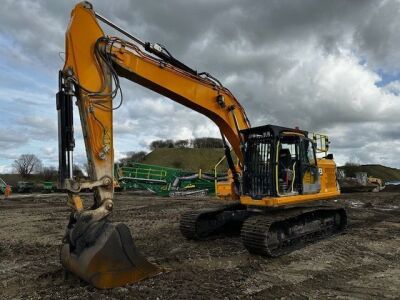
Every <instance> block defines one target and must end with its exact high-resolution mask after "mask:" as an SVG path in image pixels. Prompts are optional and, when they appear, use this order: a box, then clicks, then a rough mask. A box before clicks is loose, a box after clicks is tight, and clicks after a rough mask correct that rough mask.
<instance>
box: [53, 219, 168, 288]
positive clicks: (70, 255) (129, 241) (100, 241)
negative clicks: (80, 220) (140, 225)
mask: <svg viewBox="0 0 400 300" xmlns="http://www.w3.org/2000/svg"><path fill="white" fill-rule="evenodd" d="M61 263H62V265H63V266H64V267H65V268H66V269H67V270H68V271H70V272H72V273H74V274H76V275H78V276H79V277H80V278H82V279H84V280H85V281H87V282H89V283H90V284H92V285H93V286H95V287H96V288H99V289H105V288H113V287H119V286H124V285H126V284H131V283H135V282H138V281H140V280H143V279H146V278H149V277H152V276H155V275H157V274H160V273H162V272H163V269H162V268H160V267H158V266H156V265H154V264H152V263H150V262H149V261H148V260H147V259H146V258H145V257H144V256H143V255H142V254H141V253H140V252H139V251H138V250H137V249H136V247H135V244H134V241H133V238H132V235H131V232H130V230H129V228H128V227H127V226H126V225H125V224H122V223H117V224H115V223H109V222H99V223H96V224H93V225H92V226H91V228H89V230H85V232H84V234H82V235H81V236H80V237H79V238H78V239H77V240H76V243H75V245H71V243H66V244H63V246H62V248H61Z"/></svg>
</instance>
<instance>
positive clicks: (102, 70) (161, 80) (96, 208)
mask: <svg viewBox="0 0 400 300" xmlns="http://www.w3.org/2000/svg"><path fill="white" fill-rule="evenodd" d="M99 19H100V20H101V21H103V22H105V23H107V24H108V25H110V26H112V27H114V28H115V29H117V30H118V31H120V32H121V33H122V34H124V35H125V36H126V37H127V38H128V39H126V40H124V39H121V38H119V37H110V36H106V35H105V34H104V32H103V30H102V29H101V27H100V26H99V23H98V21H97V20H99ZM65 44H66V60H65V65H64V67H63V70H62V71H60V74H59V92H58V94H57V109H58V115H59V162H60V166H59V185H60V187H61V188H64V189H66V190H67V191H68V204H69V206H71V207H72V208H73V212H72V214H71V218H70V223H69V225H68V228H67V231H66V234H65V239H64V241H65V244H64V247H63V250H62V255H61V260H62V263H63V265H64V266H65V267H66V268H67V269H68V270H70V271H72V272H74V273H76V274H78V275H79V276H80V277H82V278H84V279H86V280H87V281H89V282H91V283H92V284H94V285H95V286H97V287H112V286H119V285H122V284H126V283H130V282H135V281H137V280H140V279H143V278H146V277H149V276H153V275H154V274H157V273H159V272H160V271H161V270H160V269H159V268H158V267H157V266H154V265H152V264H150V263H149V262H147V260H146V259H145V258H144V257H143V256H142V255H141V254H140V253H138V252H137V251H136V250H135V249H134V244H133V239H132V238H131V236H130V234H128V233H129V229H128V228H127V227H126V226H125V225H123V224H118V225H115V224H112V223H109V222H108V221H107V216H108V215H109V214H110V213H111V212H112V209H113V165H114V153H113V111H114V110H116V109H117V108H119V107H120V106H121V104H122V100H123V98H122V91H121V87H120V83H119V77H125V78H127V79H128V80H130V81H133V82H135V83H137V84H139V85H141V86H144V87H146V88H148V89H151V90H153V91H155V92H157V93H159V94H161V95H164V96H166V97H168V98H170V99H172V100H173V101H176V102H178V103H180V104H182V105H185V106H186V107H188V108H190V109H193V110H195V111H197V112H199V113H201V114H203V115H205V116H207V117H208V118H210V119H211V120H212V121H213V122H214V123H215V124H216V125H217V126H218V127H219V128H220V130H221V134H222V138H223V141H224V143H225V145H226V153H227V154H229V152H230V151H229V147H228V146H227V144H226V142H225V138H226V139H227V140H228V141H229V143H230V145H231V147H232V149H233V151H234V152H235V154H236V156H237V157H238V160H239V162H240V163H242V162H243V153H242V146H243V141H242V136H241V133H240V131H241V130H244V129H248V128H250V123H249V121H248V119H247V117H246V114H245V112H244V109H243V107H242V106H241V105H240V103H239V102H238V101H237V100H236V98H235V97H234V96H233V94H232V93H231V92H230V91H229V90H228V89H227V88H225V87H224V86H223V85H222V84H221V83H220V82H219V81H218V80H217V79H215V78H214V77H212V76H211V75H210V74H208V73H204V72H203V73H198V72H197V71H194V70H193V69H191V68H189V67H187V66H186V65H184V64H183V63H181V62H180V61H178V60H176V59H175V58H174V57H173V56H172V55H171V54H170V53H169V52H168V51H167V50H166V49H165V48H164V47H162V46H160V45H158V44H152V43H144V42H142V41H140V40H139V39H137V38H135V37H133V36H131V35H130V34H128V33H126V32H125V31H123V30H122V29H120V28H118V27H117V26H115V25H114V24H112V23H111V22H110V21H108V20H107V19H105V18H104V17H102V16H100V15H98V14H97V13H95V12H94V11H93V8H92V5H91V4H90V3H88V2H82V3H79V4H78V5H76V7H75V8H74V10H73V11H72V13H71V21H70V24H69V26H68V29H67V32H66V41H65ZM118 94H119V96H118ZM73 97H75V98H76V104H77V106H78V108H79V114H80V120H81V124H82V132H83V137H84V141H85V147H86V154H87V159H88V165H89V174H88V175H89V180H85V181H82V180H76V179H75V178H74V174H73V149H74V135H73ZM116 102H118V103H116ZM228 158H229V159H228V164H229V167H230V169H231V170H232V173H233V174H234V175H235V173H236V169H237V168H236V167H235V166H234V164H233V161H232V158H231V157H228ZM234 179H235V181H236V183H237V182H238V181H237V179H236V176H234ZM85 188H90V189H93V190H94V204H93V206H92V207H91V208H90V209H84V204H83V203H82V200H81V198H80V197H79V192H80V191H81V190H82V189H85ZM111 240H113V243H111V242H110V241H111ZM88 241H90V242H88ZM99 241H102V243H101V244H99V243H100V242H99ZM110 243H111V244H112V245H113V246H112V247H111V248H112V250H110V246H107V245H109V244H110ZM88 245H90V246H88ZM117 245H119V247H118V246H117ZM126 245H132V247H130V249H127V248H126ZM127 266H128V267H127ZM122 269H124V270H125V271H121V270H122ZM111 270H113V271H111ZM110 274H111V275H110ZM121 274H122V275H121Z"/></svg>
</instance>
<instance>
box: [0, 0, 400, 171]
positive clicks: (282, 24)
mask: <svg viewBox="0 0 400 300" xmlns="http://www.w3.org/2000/svg"><path fill="white" fill-rule="evenodd" d="M75 3H77V1H52V0H47V1H45V0H43V1H40V0H38V1H28V0H19V1H14V0H0V4H1V10H0V103H1V105H0V120H1V122H0V124H1V127H0V173H1V172H4V171H9V170H10V166H11V164H12V161H13V160H14V159H15V158H17V157H18V156H19V155H20V154H22V153H34V154H36V155H37V156H38V157H40V158H41V159H42V160H43V162H44V164H45V165H56V164H57V123H56V122H57V119H56V109H55V96H54V95H55V93H56V92H57V72H58V70H59V69H60V68H61V67H62V65H63V55H62V54H60V52H63V49H64V32H65V29H66V26H67V24H68V22H69V16H70V11H71V9H72V8H73V6H74V5H75ZM111 3H112V4H111ZM93 4H94V8H95V10H96V11H97V12H98V13H100V14H102V15H104V16H105V17H107V18H108V19H110V20H112V21H113V22H114V23H116V24H118V25H120V26H121V27H123V28H125V29H127V31H129V32H131V33H132V34H133V35H136V36H137V37H139V38H141V39H142V40H146V41H152V42H159V43H161V44H163V45H165V46H167V48H168V49H169V51H170V52H172V53H173V54H174V56H175V57H178V58H180V59H181V60H182V61H184V62H185V63H186V64H188V65H189V66H191V67H193V68H195V69H197V70H199V71H207V72H210V73H211V74H213V75H214V76H216V77H218V78H219V79H220V80H221V81H222V82H223V83H224V84H225V85H226V86H227V87H228V88H230V89H231V90H232V91H233V92H234V94H235V95H236V96H237V98H238V99H239V101H240V102H241V103H242V104H243V106H244V107H245V109H246V111H247V114H248V116H249V118H250V120H251V122H252V125H253V126H255V125H264V124H268V123H272V124H277V125H284V126H290V127H294V126H300V128H302V129H305V130H309V131H319V132H321V133H326V134H328V135H329V136H330V138H331V142H332V143H331V149H332V152H333V153H334V155H335V157H336V160H337V162H338V163H339V164H343V163H345V162H347V161H352V162H359V163H380V164H384V165H388V166H393V167H400V159H399V158H398V157H400V119H399V116H400V68H399V67H400V33H399V28H400V18H399V13H400V1H396V0H388V1H375V0H371V1H364V0H363V1H358V0H352V1H340V0H336V1H321V0H314V1H312V0H310V1H308V0H302V1H289V0H287V1H286V0H276V1H273V0H271V1H266V0H252V1H239V0H218V1H216V0H196V1H195V0H169V1H155V0H148V1H134V0H132V1H128V0H119V1H112V2H110V1H107V0H102V1H97V0H96V1H93ZM104 28H105V29H106V27H105V25H104ZM106 31H107V30H106ZM122 83H123V85H122V88H123V91H124V96H125V97H124V98H125V99H126V101H125V102H124V105H123V107H122V108H120V109H119V110H117V111H116V113H115V125H114V126H115V152H116V157H117V158H120V157H123V155H124V153H126V152H128V151H135V150H143V149H144V150H146V149H147V147H148V144H149V143H150V142H151V141H152V140H154V139H162V138H171V139H184V138H185V139H186V138H194V137H203V136H213V137H219V131H218V128H217V127H216V126H215V125H214V124H213V123H212V122H211V121H209V120H208V119H207V118H205V117H203V116H201V115H199V114H198V113H195V112H192V111H190V110H189V109H187V108H185V107H182V106H180V105H179V104H175V103H173V102H172V101H171V100H169V99H166V98H164V97H161V96H159V95H157V94H155V93H154V92H150V91H147V90H145V89H144V88H142V87H140V86H138V85H136V84H133V83H130V82H128V81H126V80H123V82H122ZM75 126H76V139H77V147H76V151H75V153H76V154H75V157H76V161H77V162H78V163H81V164H82V163H83V162H84V161H85V156H84V148H83V142H82V134H81V132H80V129H79V127H80V124H79V120H78V115H77V114H76V118H75Z"/></svg>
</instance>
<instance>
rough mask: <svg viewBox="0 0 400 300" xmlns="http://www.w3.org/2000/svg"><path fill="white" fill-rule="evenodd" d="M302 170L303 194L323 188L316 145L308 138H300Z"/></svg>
mask: <svg viewBox="0 0 400 300" xmlns="http://www.w3.org/2000/svg"><path fill="white" fill-rule="evenodd" d="M300 170H301V171H300V172H301V178H302V179H301V181H302V194H316V193H319V191H320V190H321V184H320V178H319V176H320V175H319V170H318V165H317V156H316V145H315V143H314V142H313V141H312V140H310V139H308V138H301V139H300Z"/></svg>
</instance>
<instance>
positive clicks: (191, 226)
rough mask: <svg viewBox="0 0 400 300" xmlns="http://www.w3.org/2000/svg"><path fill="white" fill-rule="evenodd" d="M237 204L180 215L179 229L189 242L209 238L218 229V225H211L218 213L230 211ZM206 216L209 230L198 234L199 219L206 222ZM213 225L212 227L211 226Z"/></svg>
mask: <svg viewBox="0 0 400 300" xmlns="http://www.w3.org/2000/svg"><path fill="white" fill-rule="evenodd" d="M237 206H238V204H232V205H224V206H220V207H216V208H205V209H197V210H191V211H187V212H185V213H183V214H182V216H181V219H180V222H179V229H180V231H181V233H182V235H183V236H184V237H186V238H187V239H190V240H204V239H207V238H208V237H209V236H211V235H212V234H213V233H215V232H216V231H217V230H218V229H219V227H220V226H219V225H217V222H216V223H214V224H212V225H211V222H212V221H213V219H215V218H214V217H215V216H216V215H218V213H221V212H223V211H225V210H230V209H233V208H235V207H237ZM207 215H208V217H209V218H208V219H209V221H210V225H211V226H210V228H209V230H207V231H205V232H203V233H200V232H198V223H199V221H200V219H202V220H206V219H207ZM213 225H214V226H213Z"/></svg>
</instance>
